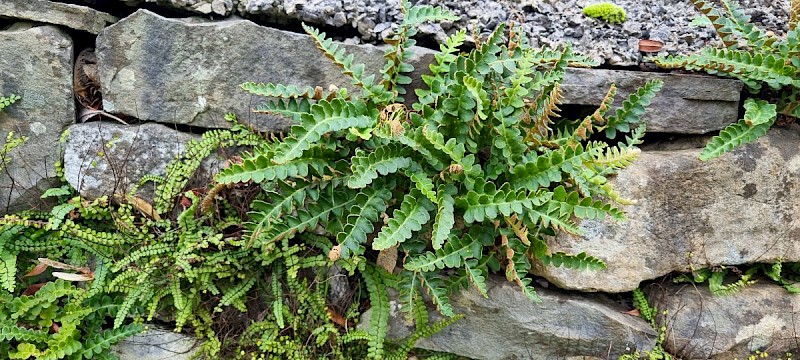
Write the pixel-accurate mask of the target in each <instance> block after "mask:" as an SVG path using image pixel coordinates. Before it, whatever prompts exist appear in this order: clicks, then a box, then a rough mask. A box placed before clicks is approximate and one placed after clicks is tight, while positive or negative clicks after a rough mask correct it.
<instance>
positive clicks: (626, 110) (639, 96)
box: [604, 79, 664, 139]
mask: <svg viewBox="0 0 800 360" xmlns="http://www.w3.org/2000/svg"><path fill="white" fill-rule="evenodd" d="M663 85H664V82H663V81H661V80H660V79H654V80H650V81H648V82H647V83H646V84H644V86H642V87H640V88H639V89H637V90H636V92H634V93H631V94H630V95H629V96H628V98H627V99H626V100H625V101H623V102H622V107H620V108H618V109H617V111H616V112H615V113H614V115H611V116H609V117H608V120H607V121H606V126H605V127H604V128H605V133H606V136H607V137H608V138H610V139H614V138H616V136H617V131H620V132H630V131H631V126H634V127H635V126H636V125H638V124H639V122H640V121H641V118H642V115H644V113H645V108H646V107H647V106H648V105H650V102H651V101H652V100H653V98H654V97H655V96H656V93H657V92H658V91H660V90H661V87H662V86H663Z"/></svg>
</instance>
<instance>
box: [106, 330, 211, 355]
mask: <svg viewBox="0 0 800 360" xmlns="http://www.w3.org/2000/svg"><path fill="white" fill-rule="evenodd" d="M199 345H200V344H199V341H198V340H197V339H196V338H194V337H192V336H189V335H184V334H179V333H175V332H173V331H169V330H166V329H160V328H157V327H156V328H151V329H149V330H147V331H146V332H144V333H141V334H139V335H135V336H132V337H129V338H127V339H125V340H123V341H121V342H120V343H119V344H116V345H114V346H113V347H112V348H111V351H112V352H113V353H114V354H115V355H117V357H119V360H189V359H192V356H193V355H195V353H196V352H197V350H198V348H199Z"/></svg>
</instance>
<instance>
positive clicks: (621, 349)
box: [362, 276, 656, 360]
mask: <svg viewBox="0 0 800 360" xmlns="http://www.w3.org/2000/svg"><path fill="white" fill-rule="evenodd" d="M488 287H489V298H488V299H487V298H484V297H483V296H482V295H480V293H478V292H477V291H475V290H474V289H470V290H469V291H466V292H462V293H460V294H458V295H456V296H454V297H453V298H451V302H452V304H453V308H454V310H455V312H456V313H462V314H465V315H466V317H465V318H463V319H461V320H459V321H457V322H456V323H454V324H453V325H451V326H449V327H447V328H445V329H444V330H442V331H441V332H439V333H436V334H434V335H433V336H431V337H429V338H424V339H420V340H419V341H417V343H416V347H419V348H423V349H429V350H436V351H446V352H450V353H454V354H458V355H461V356H467V357H469V358H473V359H496V360H501V359H503V360H505V359H551V358H554V359H555V358H558V359H561V358H565V357H570V356H598V357H601V358H604V359H605V358H609V359H615V358H617V357H618V356H619V355H621V354H624V353H630V352H632V351H633V350H635V349H639V350H640V351H642V350H650V349H652V348H653V346H654V345H655V337H656V333H655V332H654V331H653V329H652V328H651V327H650V325H649V324H647V322H645V321H644V320H642V319H640V318H638V317H634V316H630V315H626V314H623V312H625V311H626V310H628V309H625V308H624V307H623V306H621V305H619V304H617V303H614V302H613V301H611V300H610V299H609V298H608V297H606V296H603V295H597V294H570V293H564V292H559V291H553V290H548V289H537V294H538V295H539V297H540V298H541V300H542V301H541V302H538V303H537V302H534V301H531V300H528V298H527V297H526V296H525V295H524V294H523V293H522V292H521V291H520V290H519V288H518V287H517V286H516V285H515V284H513V283H510V282H508V281H505V279H502V278H499V277H494V276H492V277H490V278H489V280H488ZM392 304H395V302H394V301H393V302H392ZM439 319H441V315H439V314H438V312H435V311H432V312H431V321H437V320H439ZM362 323H364V324H368V322H367V321H363V322H362ZM411 330H412V329H411V328H409V327H408V326H407V325H406V322H405V319H404V314H400V313H397V312H393V313H392V314H391V317H390V319H389V337H390V338H395V339H397V338H403V337H406V336H408V335H409V334H410V333H411Z"/></svg>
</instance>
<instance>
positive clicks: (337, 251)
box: [328, 244, 342, 261]
mask: <svg viewBox="0 0 800 360" xmlns="http://www.w3.org/2000/svg"><path fill="white" fill-rule="evenodd" d="M341 256H342V244H339V245H336V246H334V247H332V248H331V251H328V259H330V260H331V261H336V260H339V258H340V257H341Z"/></svg>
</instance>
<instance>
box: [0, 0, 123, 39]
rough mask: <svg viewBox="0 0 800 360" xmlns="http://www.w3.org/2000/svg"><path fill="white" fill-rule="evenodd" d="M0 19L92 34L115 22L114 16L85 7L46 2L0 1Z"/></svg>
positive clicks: (30, 0) (33, 0)
mask: <svg viewBox="0 0 800 360" xmlns="http://www.w3.org/2000/svg"><path fill="white" fill-rule="evenodd" d="M0 17H9V18H12V19H20V20H30V21H36V22H41V23H47V24H55V25H62V26H66V27H68V28H71V29H76V30H83V31H88V32H90V33H92V34H99V33H100V31H103V28H105V27H106V25H107V24H112V23H115V22H116V21H117V18H116V17H114V16H111V15H109V14H106V13H104V12H100V11H97V10H94V9H92V8H89V7H86V6H80V5H72V4H63V3H57V2H52V1H46V0H3V1H0Z"/></svg>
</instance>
